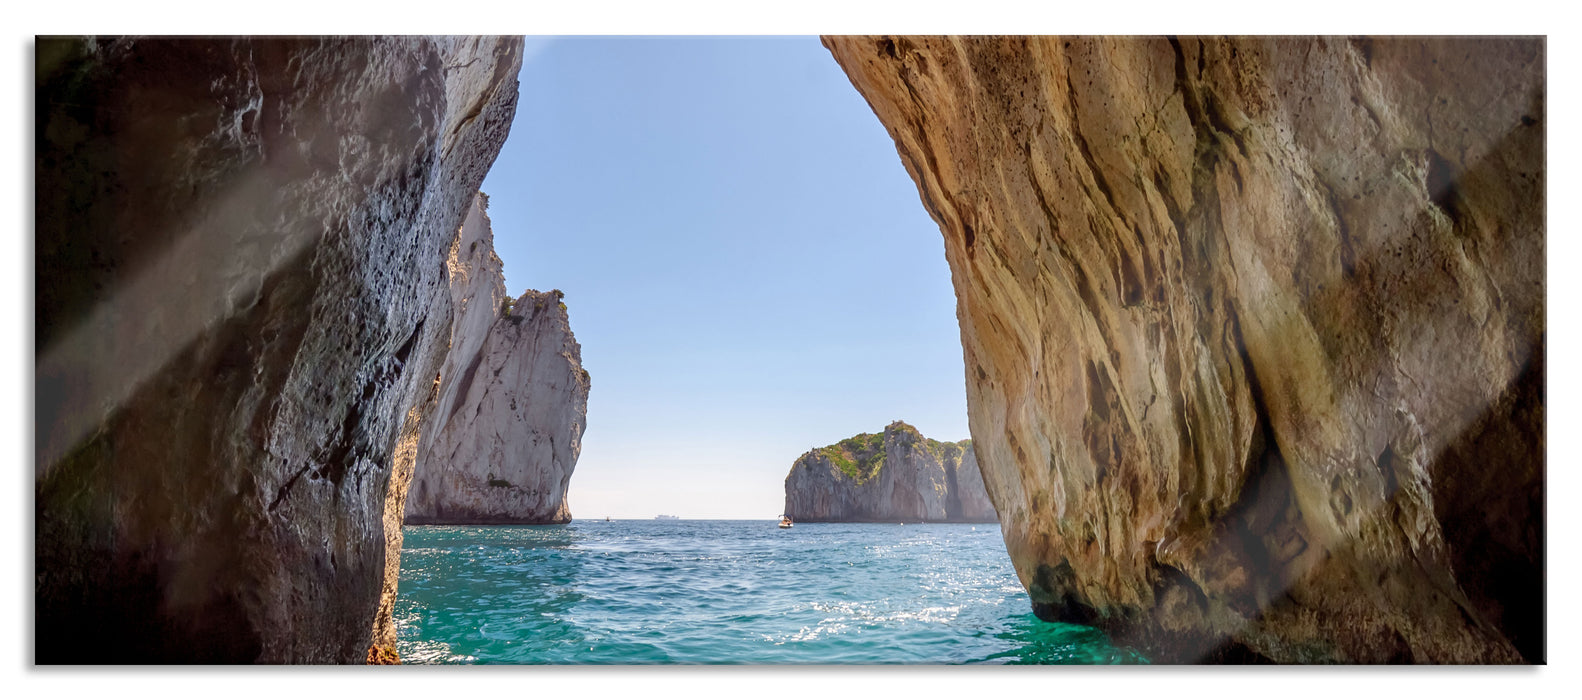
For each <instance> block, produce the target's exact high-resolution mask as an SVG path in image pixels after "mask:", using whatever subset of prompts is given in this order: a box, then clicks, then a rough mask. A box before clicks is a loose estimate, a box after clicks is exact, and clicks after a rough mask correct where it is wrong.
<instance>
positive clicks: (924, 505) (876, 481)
mask: <svg viewBox="0 0 1582 700" xmlns="http://www.w3.org/2000/svg"><path fill="white" fill-rule="evenodd" d="M785 483H786V501H785V514H786V515H787V516H790V518H791V519H792V520H794V521H799V522H829V523H862V522H881V523H896V522H908V523H924V522H929V523H943V522H957V523H960V522H973V523H992V522H996V520H995V515H994V506H993V504H991V503H990V502H989V494H988V492H986V491H984V487H983V478H982V477H981V476H980V475H979V473H978V462H977V459H976V458H975V457H974V456H973V452H972V441H971V440H963V441H961V442H959V443H956V442H940V441H938V440H930V439H928V438H925V437H923V435H922V433H919V432H918V431H917V428H914V427H912V426H910V425H907V424H906V423H903V422H901V421H896V422H894V423H891V424H890V425H888V426H886V427H885V429H884V432H883V433H878V434H874V433H863V434H861V435H857V436H855V437H851V438H847V439H845V440H842V441H840V442H838V443H835V444H834V445H830V446H828V447H823V448H818V449H813V450H808V451H807V452H806V453H805V454H803V455H802V456H801V457H799V458H798V459H797V461H796V463H794V464H792V465H791V473H790V474H788V475H786V482H785Z"/></svg>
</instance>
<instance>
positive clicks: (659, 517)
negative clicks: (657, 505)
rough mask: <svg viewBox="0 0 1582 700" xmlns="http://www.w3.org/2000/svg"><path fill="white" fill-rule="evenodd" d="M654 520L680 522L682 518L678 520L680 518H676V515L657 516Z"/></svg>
mask: <svg viewBox="0 0 1582 700" xmlns="http://www.w3.org/2000/svg"><path fill="white" fill-rule="evenodd" d="M654 519H655V520H680V519H681V518H678V517H676V516H674V515H656V516H654Z"/></svg>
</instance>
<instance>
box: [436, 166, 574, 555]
mask: <svg viewBox="0 0 1582 700" xmlns="http://www.w3.org/2000/svg"><path fill="white" fill-rule="evenodd" d="M487 206H488V199H487V197H485V196H484V195H482V194H479V196H478V198H477V199H476V200H475V201H474V203H473V207H472V210H471V211H470V212H469V213H468V215H467V219H466V223H465V224H463V226H462V230H461V235H460V236H459V237H458V239H457V242H456V246H455V248H453V249H452V251H451V255H450V260H449V269H450V275H451V280H452V282H451V300H452V303H453V305H454V306H455V308H456V309H457V312H456V316H455V322H454V326H453V337H452V346H451V352H450V354H449V355H447V356H446V358H445V368H444V370H443V371H442V373H441V377H442V379H441V385H440V396H439V405H438V407H437V409H436V410H435V413H434V416H433V418H432V419H431V421H430V423H429V425H428V426H427V427H426V429H425V432H424V435H423V439H422V442H421V444H420V445H419V448H418V455H419V456H418V462H417V470H416V474H415V475H414V476H413V480H412V487H411V489H410V491H409V492H408V497H407V502H406V522H407V523H408V524H463V523H563V522H567V521H569V520H571V510H570V508H569V507H568V506H567V504H566V489H567V486H568V485H569V483H570V481H571V472H572V470H573V469H575V468H576V465H577V455H578V453H580V452H581V450H582V432H583V430H584V428H585V427H586V420H585V416H586V414H587V410H588V387H589V383H588V373H587V372H586V371H584V370H583V369H582V349H581V346H579V345H578V344H577V340H576V338H575V337H574V336H573V335H572V333H571V325H570V322H569V320H568V319H567V316H566V307H565V305H564V304H562V303H561V295H560V292H559V291H551V292H535V291H532V290H528V291H527V292H526V293H524V294H523V295H522V297H521V298H520V299H517V300H515V301H514V302H513V305H512V307H511V309H510V311H509V313H507V312H506V311H505V307H504V302H506V301H507V300H508V299H509V298H508V297H507V296H506V294H505V284H504V281H503V276H502V274H501V267H500V259H499V258H498V257H496V256H495V253H494V234H493V232H492V230H491V229H490V226H489V217H488V215H487V213H486V211H485V210H486V207H487Z"/></svg>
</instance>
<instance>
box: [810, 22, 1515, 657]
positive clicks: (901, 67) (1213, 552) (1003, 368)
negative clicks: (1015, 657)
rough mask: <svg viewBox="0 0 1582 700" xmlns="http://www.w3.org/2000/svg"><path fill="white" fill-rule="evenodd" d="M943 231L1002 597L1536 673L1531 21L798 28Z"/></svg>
mask: <svg viewBox="0 0 1582 700" xmlns="http://www.w3.org/2000/svg"><path fill="white" fill-rule="evenodd" d="M824 43H825V45H826V47H827V48H828V49H829V50H830V51H831V53H832V54H833V55H834V57H835V59H836V60H837V61H838V62H839V63H840V65H841V66H842V68H843V69H845V71H846V72H847V74H848V75H849V76H850V78H851V81H852V83H853V85H854V86H855V87H856V88H857V89H858V91H859V92H861V93H862V95H863V96H864V97H865V98H866V99H867V100H868V103H869V105H870V106H871V107H872V108H873V111H874V113H875V114H876V115H877V116H878V118H879V120H880V121H881V122H882V123H883V124H884V125H885V128H886V129H887V130H888V132H889V133H890V135H891V137H892V138H893V139H894V140H895V142H896V146H897V150H898V152H899V154H900V157H901V161H902V163H903V164H904V165H905V167H906V169H907V171H908V172H909V173H910V174H911V176H912V178H913V179H914V181H915V182H916V183H917V186H918V189H919V192H920V195H921V198H922V202H923V204H924V206H925V207H926V208H927V209H928V211H929V212H930V214H931V215H932V216H933V218H934V219H935V221H936V222H937V223H938V224H939V227H940V231H941V233H942V234H943V236H944V242H945V254H946V258H947V260H948V262H949V265H950V268H951V274H952V281H953V284H954V286H955V289H956V296H957V302H958V305H957V316H958V319H959V321H960V324H961V334H962V345H963V353H964V359H965V370H966V379H967V390H968V407H969V415H970V427H971V431H972V437H973V446H974V449H975V451H976V453H977V456H978V459H979V462H980V465H981V468H982V474H983V478H984V481H985V483H986V484H987V486H988V489H989V493H990V496H991V498H992V499H993V500H994V504H995V507H996V509H997V511H998V513H999V517H1000V521H1001V526H1002V529H1003V531H1004V534H1005V541H1006V547H1007V550H1008V551H1009V553H1010V555H1011V558H1012V561H1013V562H1014V564H1015V567H1016V570H1017V573H1018V576H1019V577H1020V578H1021V581H1022V583H1023V585H1024V586H1026V587H1027V589H1028V592H1029V594H1030V596H1031V598H1032V602H1033V606H1034V610H1035V612H1036V613H1037V614H1038V615H1039V616H1041V617H1043V618H1045V619H1051V620H1066V621H1074V622H1082V623H1086V624H1093V625H1096V626H1099V627H1101V628H1103V629H1105V630H1107V631H1109V632H1110V633H1111V634H1112V635H1113V636H1114V637H1115V638H1116V639H1117V641H1120V642H1121V643H1125V644H1132V645H1135V646H1137V647H1139V648H1141V649H1142V650H1144V651H1145V652H1146V653H1147V654H1149V655H1150V656H1151V657H1153V658H1154V659H1156V660H1160V661H1172V662H1192V661H1267V660H1273V661H1280V662H1360V663H1373V662H1405V661H1414V662H1421V663H1440V662H1455V663H1461V662H1499V663H1506V662H1522V661H1526V662H1529V663H1531V662H1541V661H1542V660H1543V659H1544V639H1543V595H1544V593H1543V588H1544V585H1543V583H1544V582H1543V537H1544V535H1543V524H1544V511H1543V507H1544V506H1543V504H1544V335H1545V323H1544V314H1545V298H1544V267H1545V234H1544V230H1545V229H1544V206H1545V182H1546V179H1545V165H1546V164H1545V151H1544V134H1545V128H1546V120H1545V116H1546V115H1545V100H1546V92H1545V43H1544V40H1543V39H1541V38H1461V39H1443V38H1395V39H1366V38H1330V37H1320V38H1300V37H1298V38H1279V37H1264V38H1124V37H1100V38H1094V37H1036V38H1027V37H972V38H959V37H827V38H826V39H825V40H824Z"/></svg>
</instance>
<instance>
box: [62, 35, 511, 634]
mask: <svg viewBox="0 0 1582 700" xmlns="http://www.w3.org/2000/svg"><path fill="white" fill-rule="evenodd" d="M37 52H38V53H37V112H36V116H37V127H36V145H37V151H36V153H37V155H36V161H35V164H36V174H37V178H38V182H37V193H38V194H37V219H36V226H37V258H36V272H37V288H36V290H35V291H36V302H37V325H36V332H37V334H36V338H37V344H36V346H35V350H36V352H37V358H38V359H37V363H36V365H35V378H36V382H37V385H36V391H37V404H36V411H37V414H36V415H37V424H36V432H35V436H36V440H37V456H36V462H35V468H34V473H35V479H36V482H35V483H36V485H35V494H34V497H35V504H36V505H35V524H36V527H37V531H36V540H35V560H34V562H35V567H36V577H35V605H36V608H35V609H36V615H37V617H36V621H35V644H36V647H35V649H36V660H37V661H38V662H40V663H54V662H78V663H128V662H227V663H233V662H266V663H349V662H362V661H364V660H365V659H367V658H374V657H380V656H383V657H385V658H388V656H389V654H388V653H385V654H378V653H370V647H371V642H376V641H379V640H385V642H386V643H388V642H393V639H394V630H393V628H392V627H391V626H390V624H389V617H388V614H385V615H384V616H382V617H381V616H379V614H378V613H379V607H380V603H381V598H384V599H385V601H386V603H387V604H388V601H389V600H390V599H392V598H393V596H394V592H395V582H396V576H395V575H396V571H397V567H398V560H397V557H398V556H399V552H400V534H401V533H400V521H401V514H402V508H403V505H404V500H403V499H404V497H405V490H406V483H407V480H408V479H409V478H410V474H411V468H412V461H413V459H414V458H415V455H416V447H417V441H418V437H419V430H420V428H421V426H422V423H423V420H424V418H425V416H426V415H427V413H428V411H430V410H432V407H433V404H434V399H435V396H436V391H437V387H436V380H437V375H438V373H439V371H440V364H441V362H442V361H443V359H444V357H445V353H446V351H447V349H448V346H449V340H450V338H449V336H450V327H451V314H452V311H451V301H450V295H449V293H448V289H447V281H446V270H445V266H444V261H445V253H446V251H447V250H449V249H450V248H451V247H452V245H453V241H454V240H455V238H456V235H457V229H458V227H459V226H460V225H461V223H462V219H463V215H464V214H465V212H466V209H467V206H468V204H469V203H470V202H471V201H472V199H473V197H474V195H475V194H476V193H477V191H478V185H479V183H480V182H481V181H482V179H483V177H484V174H485V173H486V172H487V171H488V169H489V167H490V165H492V163H493V161H494V158H495V155H496V154H497V153H498V152H499V149H500V146H501V144H502V143H503V142H504V140H505V137H506V133H507V131H508V129H509V128H510V124H511V119H512V117H513V115H514V113H515V108H516V99H517V88H516V73H517V71H518V69H519V68H520V64H521V41H520V39H495V38H476V37H474V38H462V39H431V38H395V39H371V38H363V39H259V40H250V39H236V40H224V39H194V40H143V39H105V40H51V39H41V40H39V42H38V49H37ZM386 610H388V607H387V608H386Z"/></svg>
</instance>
